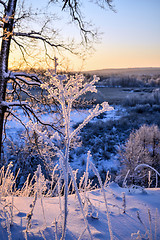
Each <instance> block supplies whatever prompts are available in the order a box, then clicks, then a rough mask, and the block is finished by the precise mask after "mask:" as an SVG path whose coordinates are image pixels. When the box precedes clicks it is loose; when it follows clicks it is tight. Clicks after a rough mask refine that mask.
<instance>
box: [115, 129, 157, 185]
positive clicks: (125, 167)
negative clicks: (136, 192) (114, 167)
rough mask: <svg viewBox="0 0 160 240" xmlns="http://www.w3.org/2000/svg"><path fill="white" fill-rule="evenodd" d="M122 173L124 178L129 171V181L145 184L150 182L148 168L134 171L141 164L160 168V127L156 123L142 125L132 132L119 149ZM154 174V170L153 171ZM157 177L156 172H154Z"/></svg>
mask: <svg viewBox="0 0 160 240" xmlns="http://www.w3.org/2000/svg"><path fill="white" fill-rule="evenodd" d="M119 155H120V159H121V164H122V166H121V175H122V177H123V178H124V177H125V175H126V174H127V172H128V171H130V172H129V175H128V181H129V179H130V181H133V183H139V184H141V185H145V184H147V183H148V169H147V170H145V169H143V170H141V171H140V170H139V171H136V172H135V171H134V169H135V168H136V167H137V166H138V165H139V164H148V165H150V166H151V167H153V168H155V169H156V170H157V171H159V170H160V129H159V128H158V126H156V125H152V126H147V125H143V126H141V127H140V128H139V129H138V130H137V131H134V132H132V133H131V134H130V136H129V138H128V140H127V141H126V143H125V144H124V145H122V146H121V147H120V149H119ZM151 174H152V172H151ZM153 177H154V178H155V173H153Z"/></svg>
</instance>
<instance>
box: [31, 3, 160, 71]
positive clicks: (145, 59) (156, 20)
mask: <svg viewBox="0 0 160 240" xmlns="http://www.w3.org/2000/svg"><path fill="white" fill-rule="evenodd" d="M28 2H29V1H28ZM30 2H32V4H33V5H34V6H37V4H38V6H42V5H43V4H44V3H46V2H47V1H44V0H39V1H36V0H32V1H31V0H30ZM81 2H82V12H83V13H84V16H85V17H86V20H91V21H92V23H93V24H94V25H95V27H96V28H97V29H98V30H99V32H103V35H101V41H100V42H99V43H98V44H95V45H94V47H95V51H94V53H93V54H92V55H91V56H88V58H87V59H86V61H85V63H82V61H81V60H79V59H78V58H75V57H71V56H67V55H66V58H67V57H69V58H70V62H71V68H72V69H74V70H81V69H82V66H83V69H82V70H91V69H104V68H126V67H160V0H113V5H114V8H115V10H116V13H115V12H113V11H111V10H110V9H108V8H107V10H106V11H104V10H102V9H101V8H99V7H98V6H97V5H96V4H93V3H91V2H90V1H87V0H83V1H81ZM52 9H53V11H54V12H56V13H57V14H59V15H60V16H61V17H62V20H61V21H60V22H59V23H58V27H59V28H62V34H64V35H65V37H69V38H72V37H75V39H77V40H79V39H80V36H79V30H78V29H77V28H76V27H75V26H74V25H73V24H71V25H69V24H68V22H69V19H70V18H69V17H68V15H67V14H66V13H64V14H63V13H62V12H61V11H60V9H59V8H58V7H57V6H56V5H53V8H52ZM52 9H51V10H52ZM66 23H67V25H66Z"/></svg>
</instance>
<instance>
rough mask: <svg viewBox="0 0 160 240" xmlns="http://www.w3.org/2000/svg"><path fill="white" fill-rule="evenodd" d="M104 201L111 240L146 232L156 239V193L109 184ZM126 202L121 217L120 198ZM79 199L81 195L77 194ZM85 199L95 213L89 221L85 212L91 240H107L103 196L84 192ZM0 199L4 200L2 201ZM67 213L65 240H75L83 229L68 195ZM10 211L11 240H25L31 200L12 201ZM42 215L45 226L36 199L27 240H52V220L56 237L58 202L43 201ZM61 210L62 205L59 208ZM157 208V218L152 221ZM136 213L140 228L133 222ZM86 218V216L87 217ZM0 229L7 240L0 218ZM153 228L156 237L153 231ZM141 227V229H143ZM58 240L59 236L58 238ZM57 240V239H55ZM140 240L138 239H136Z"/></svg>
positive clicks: (159, 236) (0, 235)
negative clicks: (112, 236) (11, 216)
mask: <svg viewBox="0 0 160 240" xmlns="http://www.w3.org/2000/svg"><path fill="white" fill-rule="evenodd" d="M105 193H106V197H107V200H108V208H109V213H110V220H111V227H112V231H113V235H114V239H119V240H125V239H126V240H129V239H136V237H137V236H136V237H135V236H134V237H135V238H134V237H133V238H131V234H132V235H133V233H137V232H138V231H140V234H141V236H142V234H145V232H146V230H148V232H149V236H150V238H147V236H146V238H143V239H151V235H152V237H153V239H157V240H158V239H160V228H159V217H160V204H159V199H160V189H158V188H155V189H149V188H148V189H145V190H143V189H142V188H130V189H129V188H120V187H119V186H118V185H117V184H116V183H114V182H112V183H110V184H109V186H108V187H107V188H105ZM124 194H125V198H126V212H125V213H123V201H122V199H123V195H124ZM81 196H82V197H83V193H81ZM87 197H88V199H89V200H90V202H91V203H92V206H94V208H93V207H92V208H93V209H94V211H95V212H92V216H96V212H97V211H98V218H96V217H95V218H93V217H91V213H90V212H89V214H88V217H87V220H88V223H89V226H90V229H91V233H92V236H93V239H97V240H98V239H99V240H104V239H110V237H109V231H108V225H107V216H106V208H105V203H104V199H103V195H102V193H101V190H100V189H96V190H92V191H90V192H87ZM3 199H4V198H3ZM5 199H6V201H8V202H9V201H10V202H11V197H6V198H5ZM68 199H69V201H68V206H69V212H68V221H67V234H66V240H72V239H78V238H79V237H80V235H81V233H82V232H83V231H84V229H85V224H84V220H83V217H82V215H81V212H80V207H79V204H78V200H77V198H76V197H75V195H69V198H68ZM13 200H14V206H15V207H14V208H13V226H12V227H11V236H12V239H13V240H14V239H15V240H18V239H22V240H23V239H25V237H24V233H25V229H26V224H27V220H26V216H27V213H28V212H29V211H30V204H31V203H32V201H33V198H32V197H30V198H27V197H13ZM43 205H44V212H45V218H46V226H45V221H44V217H43V212H42V208H41V200H40V199H38V200H37V202H36V205H35V209H34V212H33V218H32V220H31V229H30V230H29V232H28V239H35V240H36V239H46V240H50V239H56V238H55V219H56V221H57V222H58V223H57V229H58V233H59V230H60V227H59V222H60V220H61V217H60V210H59V198H58V197H54V198H45V197H44V198H43ZM62 206H63V205H62ZM156 208H157V217H156ZM0 211H2V204H1V205H0ZM148 211H149V212H150V214H151V229H152V232H150V221H149V214H148ZM137 212H139V216H140V219H141V221H142V222H143V224H142V223H141V222H140V221H139V219H138V218H137ZM89 215H90V216H89ZM0 221H1V227H0V239H1V240H7V239H8V238H7V230H6V229H5V228H3V225H4V220H3V218H2V217H1V220H0ZM156 224H157V230H156V236H155V229H156ZM144 225H145V227H144ZM58 237H60V235H58ZM58 239H60V238H58ZM81 239H83V240H88V239H89V234H88V232H87V230H86V231H85V232H84V234H83V236H82V237H81ZM138 239H141V238H138Z"/></svg>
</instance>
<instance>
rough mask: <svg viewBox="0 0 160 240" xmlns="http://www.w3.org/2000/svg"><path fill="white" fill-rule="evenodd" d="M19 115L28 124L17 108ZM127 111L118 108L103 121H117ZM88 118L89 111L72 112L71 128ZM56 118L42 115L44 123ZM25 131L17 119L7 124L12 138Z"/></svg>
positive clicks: (7, 130) (95, 119)
mask: <svg viewBox="0 0 160 240" xmlns="http://www.w3.org/2000/svg"><path fill="white" fill-rule="evenodd" d="M16 110H17V113H16V115H17V116H18V117H19V118H20V119H21V120H22V122H23V123H24V124H27V122H28V121H29V119H28V117H27V116H25V115H24V113H23V110H22V109H20V108H18V107H17V109H16ZM124 111H125V109H124V108H122V107H120V106H116V107H115V109H114V110H112V111H108V112H107V113H106V115H105V116H104V118H103V119H102V120H103V121H108V120H111V119H112V120H113V119H114V120H115V119H119V118H120V116H121V115H122V114H125V113H124ZM87 116H88V109H78V110H72V112H71V126H73V125H74V124H76V123H79V122H82V121H83V120H84V119H85V118H86V117H87ZM54 118H56V116H55V115H54V116H52V115H51V114H41V119H42V121H43V122H47V123H53V121H54V120H55V119H54ZM92 121H98V119H97V118H94V119H93V120H92ZM23 130H24V127H23V126H22V124H21V123H19V122H18V121H17V120H16V119H14V118H13V117H12V118H9V119H8V121H7V123H6V132H7V133H8V134H9V135H12V137H14V136H15V137H16V138H17V132H22V131H23Z"/></svg>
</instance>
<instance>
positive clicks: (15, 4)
mask: <svg viewBox="0 0 160 240" xmlns="http://www.w3.org/2000/svg"><path fill="white" fill-rule="evenodd" d="M47 2H48V3H50V4H54V3H57V2H59V3H60V4H61V10H62V11H65V10H66V11H67V10H68V11H69V14H70V16H71V18H72V20H74V21H75V22H77V23H78V26H79V28H80V30H81V32H82V33H83V34H82V35H83V36H84V40H85V42H86V43H87V42H88V40H89V37H88V36H89V35H91V36H92V37H95V36H96V32H94V31H92V30H90V29H88V27H87V26H86V25H85V21H83V18H82V15H81V11H80V6H81V1H77V0H72V1H70V0H59V1H54V0H51V1H47V0H46V3H47ZM96 2H97V3H98V4H99V5H101V6H102V7H103V6H104V5H105V4H106V5H108V6H109V7H110V8H111V2H112V1H111V0H105V1H96ZM37 7H38V2H37ZM45 10H46V9H45ZM39 14H40V15H39ZM42 15H43V14H42V12H38V11H37V10H35V11H32V10H31V8H28V9H25V8H24V1H21V0H20V1H17V0H7V1H5V0H0V39H1V52H0V153H1V151H2V134H3V127H4V126H3V125H4V119H5V115H6V114H5V113H6V112H7V111H9V113H10V114H11V111H10V110H11V108H12V107H14V106H21V107H23V109H24V111H25V112H27V113H29V112H30V113H31V114H33V115H34V112H33V109H31V108H30V107H29V106H28V105H27V104H26V102H22V99H21V93H22V92H24V93H25V94H27V95H28V97H30V98H31V99H35V96H33V95H32V94H31V93H30V92H28V88H27V87H28V86H29V87H30V88H31V87H33V86H40V84H41V81H40V79H39V78H38V77H37V76H36V75H35V74H29V73H26V72H11V71H9V70H8V66H9V56H10V51H11V43H12V44H13V43H14V44H16V45H17V46H18V48H19V49H20V51H21V53H22V55H23V57H24V60H26V59H25V56H26V55H27V54H28V52H27V50H28V48H29V49H30V48H32V49H34V47H35V46H36V45H37V44H38V42H40V41H41V42H42V43H43V47H44V51H45V53H46V56H47V57H49V58H51V59H53V56H51V55H50V52H49V51H48V46H50V47H51V48H53V49H55V48H56V49H57V48H58V49H65V50H69V51H71V52H73V43H70V44H69V45H67V44H66V43H64V42H63V41H60V38H58V40H57V38H56V36H57V31H55V29H54V28H53V27H52V25H53V24H52V19H53V16H52V15H51V14H46V15H45V16H44V15H43V16H44V18H43V21H39V19H40V18H42ZM33 20H35V22H36V24H33ZM40 22H42V24H41V25H40V27H38V28H37V24H38V23H40ZM37 29H38V30H37ZM15 55H16V52H15ZM9 81H11V83H12V87H13V89H12V91H11V92H10V94H13V93H14V94H16V99H17V101H16V102H15V101H12V99H11V100H9V101H8V99H7V84H8V82H9ZM13 99H14V100H15V97H13ZM37 120H38V118H37ZM0 160H1V154H0Z"/></svg>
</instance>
